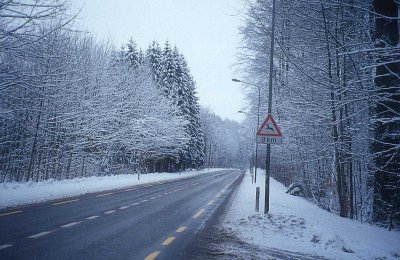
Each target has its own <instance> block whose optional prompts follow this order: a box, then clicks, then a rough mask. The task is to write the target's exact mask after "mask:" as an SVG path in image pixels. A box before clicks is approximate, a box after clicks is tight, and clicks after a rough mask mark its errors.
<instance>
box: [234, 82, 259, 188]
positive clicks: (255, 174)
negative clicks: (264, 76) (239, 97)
mask: <svg viewBox="0 0 400 260" xmlns="http://www.w3.org/2000/svg"><path fill="white" fill-rule="evenodd" d="M232 81H233V82H240V83H243V84H246V85H250V86H253V87H256V88H257V89H258V105H257V127H256V132H257V130H258V128H259V127H260V100H261V88H260V87H259V86H257V85H255V84H252V83H248V82H245V81H242V80H239V79H232ZM238 112H239V113H242V111H238ZM257 158H258V143H257V142H256V161H255V167H254V183H257V165H258V164H257V161H258V159H257Z"/></svg>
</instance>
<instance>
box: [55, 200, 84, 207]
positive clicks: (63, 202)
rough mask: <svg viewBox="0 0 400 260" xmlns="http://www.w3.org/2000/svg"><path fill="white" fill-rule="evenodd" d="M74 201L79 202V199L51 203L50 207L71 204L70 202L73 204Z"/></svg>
mask: <svg viewBox="0 0 400 260" xmlns="http://www.w3.org/2000/svg"><path fill="white" fill-rule="evenodd" d="M75 201H79V199H74V200H67V201H61V202H57V203H53V204H52V205H53V206H57V205H62V204H67V203H71V202H75Z"/></svg>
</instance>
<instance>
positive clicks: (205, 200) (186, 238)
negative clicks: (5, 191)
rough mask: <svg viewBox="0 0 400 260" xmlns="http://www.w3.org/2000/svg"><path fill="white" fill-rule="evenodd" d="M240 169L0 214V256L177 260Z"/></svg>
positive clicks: (223, 200)
mask: <svg viewBox="0 0 400 260" xmlns="http://www.w3.org/2000/svg"><path fill="white" fill-rule="evenodd" d="M242 176H243V175H242V171H239V170H224V171H218V172H213V173H207V174H202V175H199V176H196V177H190V178H183V179H179V180H169V181H161V182H155V183H151V184H144V185H138V186H132V187H127V188H125V189H120V190H112V191H105V192H102V193H95V194H88V195H84V196H79V197H73V198H68V199H64V200H58V201H51V202H46V203H41V204H36V205H30V206H26V207H21V208H13V209H7V210H3V211H0V259H57V260H59V259H146V260H150V259H180V258H182V252H184V250H185V248H188V247H189V246H193V245H191V243H192V241H194V240H193V238H194V236H195V234H196V233H197V232H198V231H199V230H201V229H203V228H204V226H205V222H206V220H207V219H209V218H210V216H213V217H214V215H213V213H214V212H218V211H217V210H216V209H218V208H219V207H221V205H223V204H224V203H226V201H227V198H228V197H229V196H230V194H231V193H232V191H233V189H234V188H235V187H236V186H237V185H238V184H239V183H240V181H241V179H242V178H241V177H242Z"/></svg>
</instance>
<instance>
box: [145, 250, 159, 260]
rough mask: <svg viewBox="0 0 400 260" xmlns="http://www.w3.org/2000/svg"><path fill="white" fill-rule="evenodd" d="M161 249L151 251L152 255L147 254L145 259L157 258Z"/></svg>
mask: <svg viewBox="0 0 400 260" xmlns="http://www.w3.org/2000/svg"><path fill="white" fill-rule="evenodd" d="M160 253H161V252H160V251H154V252H153V253H151V254H150V255H148V256H146V258H145V259H144V260H153V259H156V257H157V256H158V255H159V254H160Z"/></svg>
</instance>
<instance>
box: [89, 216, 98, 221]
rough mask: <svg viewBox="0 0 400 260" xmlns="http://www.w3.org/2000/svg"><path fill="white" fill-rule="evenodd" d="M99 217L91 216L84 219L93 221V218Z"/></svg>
mask: <svg viewBox="0 0 400 260" xmlns="http://www.w3.org/2000/svg"><path fill="white" fill-rule="evenodd" d="M98 217H99V216H91V217H87V218H86V219H88V220H92V219H95V218H98Z"/></svg>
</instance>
